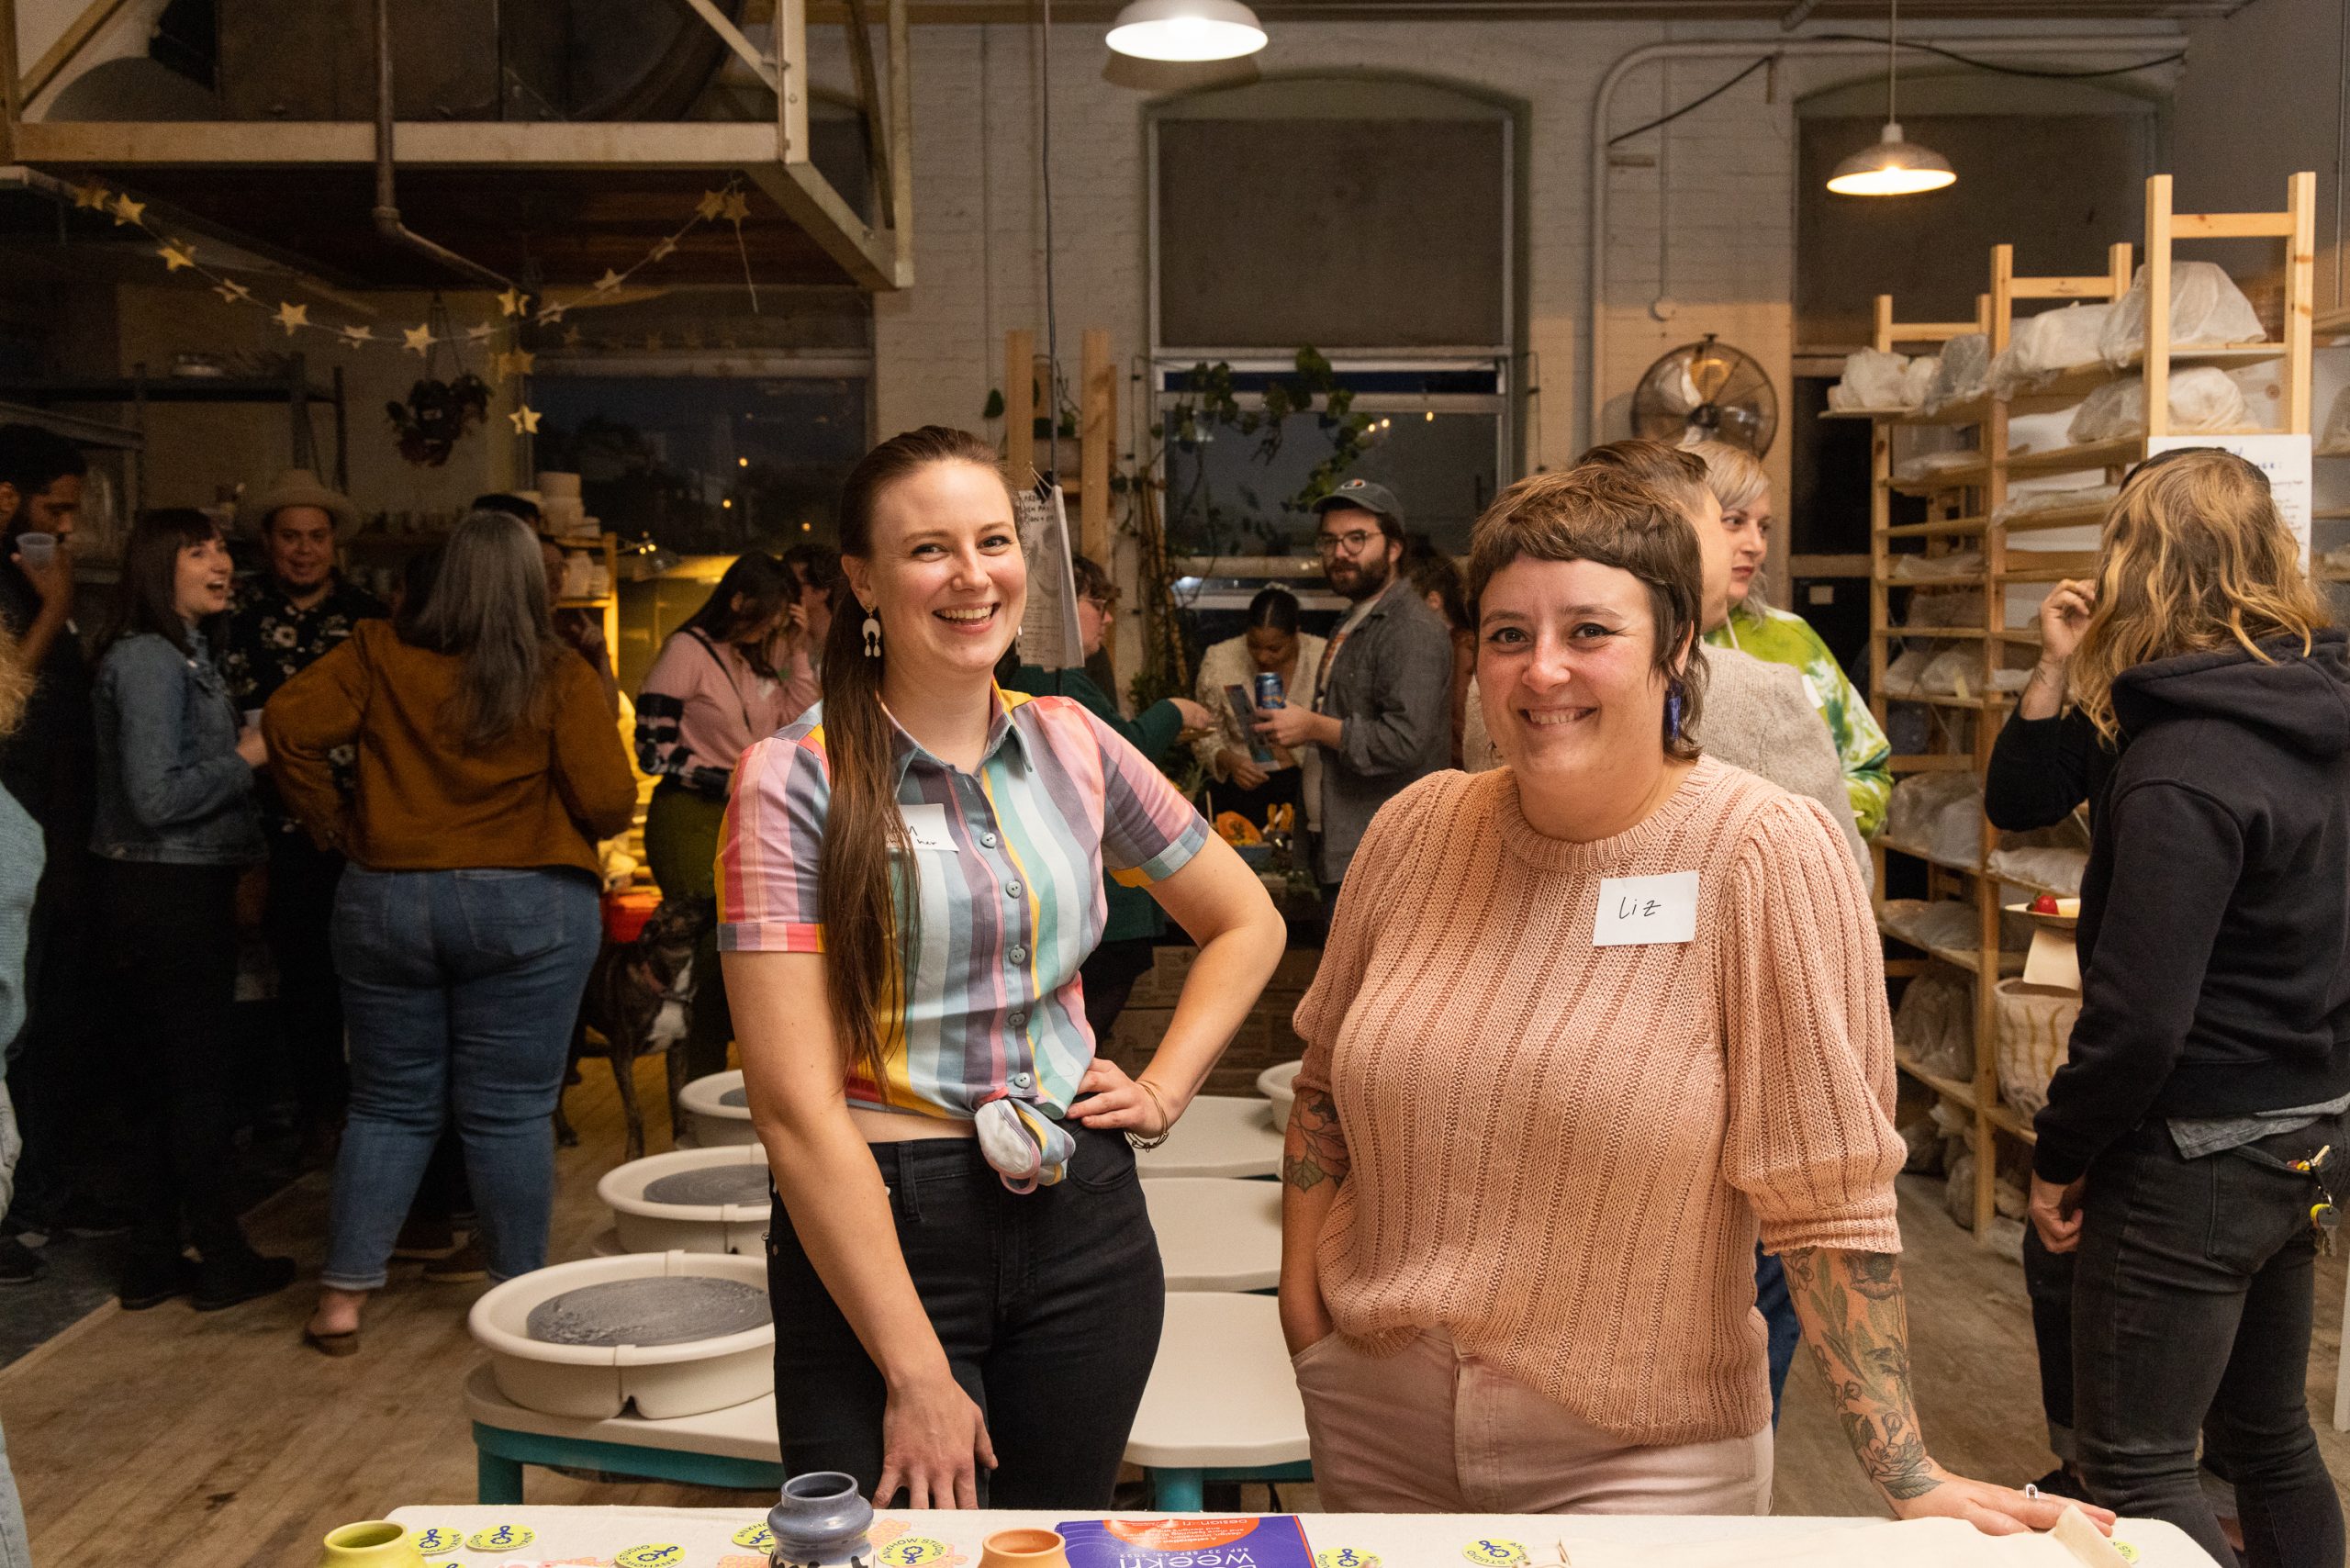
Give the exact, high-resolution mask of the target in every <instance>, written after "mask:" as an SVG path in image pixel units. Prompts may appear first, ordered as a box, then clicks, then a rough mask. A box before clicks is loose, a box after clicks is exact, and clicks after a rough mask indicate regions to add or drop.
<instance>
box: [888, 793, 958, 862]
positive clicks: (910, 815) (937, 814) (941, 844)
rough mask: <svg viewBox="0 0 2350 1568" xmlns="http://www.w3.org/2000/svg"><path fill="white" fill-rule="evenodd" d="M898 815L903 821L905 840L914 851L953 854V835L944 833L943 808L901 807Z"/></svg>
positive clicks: (944, 819) (932, 806)
mask: <svg viewBox="0 0 2350 1568" xmlns="http://www.w3.org/2000/svg"><path fill="white" fill-rule="evenodd" d="M898 814H899V815H900V816H901V817H903V818H904V819H905V823H906V838H907V839H908V841H909V842H911V843H912V845H913V846H914V847H915V848H916V849H937V850H944V851H945V852H946V853H947V854H949V855H952V854H954V853H955V838H954V835H953V834H950V833H948V832H947V831H946V807H945V806H940V805H931V804H922V805H912V806H906V805H901V806H900V807H899V808H898Z"/></svg>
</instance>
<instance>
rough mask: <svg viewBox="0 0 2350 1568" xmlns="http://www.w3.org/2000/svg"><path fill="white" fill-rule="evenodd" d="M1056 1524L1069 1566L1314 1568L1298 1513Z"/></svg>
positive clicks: (1094, 1520) (1090, 1567) (1084, 1520)
mask: <svg viewBox="0 0 2350 1568" xmlns="http://www.w3.org/2000/svg"><path fill="white" fill-rule="evenodd" d="M1054 1528H1055V1529H1057V1530H1059V1531H1060V1533H1061V1536H1062V1539H1064V1540H1067V1541H1068V1542H1069V1568H1314V1553H1313V1549H1312V1548H1310V1547H1308V1546H1307V1545H1306V1543H1305V1531H1304V1528H1303V1527H1301V1526H1300V1525H1299V1524H1298V1522H1297V1516H1296V1515H1294V1514H1268V1515H1265V1516H1264V1517H1262V1518H1257V1517H1254V1516H1251V1517H1248V1518H1173V1519H1072V1520H1069V1521H1068V1522H1067V1523H1064V1524H1059V1525H1056V1526H1055V1527H1054Z"/></svg>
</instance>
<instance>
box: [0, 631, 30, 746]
mask: <svg viewBox="0 0 2350 1568" xmlns="http://www.w3.org/2000/svg"><path fill="white" fill-rule="evenodd" d="M32 695H33V672H32V667H31V666H29V665H28V664H26V663H25V655H24V653H23V650H22V649H20V648H19V647H18V646H17V640H16V639H15V638H14V637H11V636H10V635H8V633H7V632H6V630H4V629H0V735H6V734H9V733H10V732H12V731H14V730H15V729H16V727H17V724H19V723H20V722H23V720H24V717H25V704H26V703H27V702H28V701H30V700H32Z"/></svg>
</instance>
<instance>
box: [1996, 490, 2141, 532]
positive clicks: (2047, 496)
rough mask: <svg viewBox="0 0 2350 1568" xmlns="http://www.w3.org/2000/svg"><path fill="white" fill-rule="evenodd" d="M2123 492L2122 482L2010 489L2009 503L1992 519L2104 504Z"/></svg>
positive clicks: (2006, 518) (1999, 519) (1998, 519)
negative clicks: (2035, 488) (2051, 487)
mask: <svg viewBox="0 0 2350 1568" xmlns="http://www.w3.org/2000/svg"><path fill="white" fill-rule="evenodd" d="M2120 494H2121V486H2119V485H2081V486H2078V487H2074V488H2071V489H2065V490H2011V491H2009V493H2008V500H2007V504H2006V505H2004V506H2002V507H2000V508H1999V509H1998V510H1997V511H1995V512H1993V513H1992V514H1991V521H1993V522H2005V521H2008V520H2009V518H2017V517H2031V516H2033V515H2035V514H2037V513H2040V512H2044V511H2070V510H2072V509H2073V508H2075V507H2101V506H2104V505H2106V504H2107V503H2108V502H2109V501H2111V500H2112V499H2113V498H2114V497H2116V496H2118V495H2120ZM2091 526H2094V525H2091Z"/></svg>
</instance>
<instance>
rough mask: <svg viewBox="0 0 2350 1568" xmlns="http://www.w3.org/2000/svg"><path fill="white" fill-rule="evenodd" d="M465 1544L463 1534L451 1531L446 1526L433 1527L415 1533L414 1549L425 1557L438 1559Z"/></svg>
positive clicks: (458, 1531)
mask: <svg viewBox="0 0 2350 1568" xmlns="http://www.w3.org/2000/svg"><path fill="white" fill-rule="evenodd" d="M464 1544H465V1532H464V1531H463V1530H458V1529H450V1528H449V1527H448V1526H446V1525H434V1526H432V1527H431V1529H420V1530H419V1531H417V1532H416V1549H417V1551H420V1552H422V1553H423V1554H424V1555H425V1556H427V1557H439V1556H441V1555H442V1553H443V1552H450V1551H456V1550H457V1548H459V1547H461V1546H463V1545H464Z"/></svg>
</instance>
